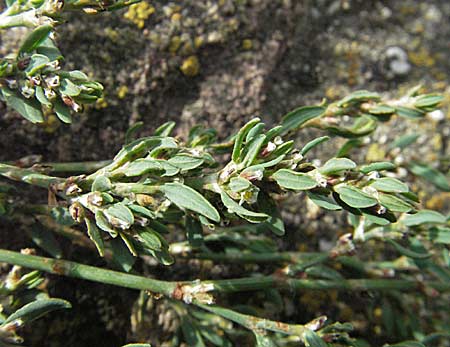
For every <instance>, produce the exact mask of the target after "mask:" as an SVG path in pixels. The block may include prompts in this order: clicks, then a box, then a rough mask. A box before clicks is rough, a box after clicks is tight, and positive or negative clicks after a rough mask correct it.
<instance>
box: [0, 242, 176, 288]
mask: <svg viewBox="0 0 450 347" xmlns="http://www.w3.org/2000/svg"><path fill="white" fill-rule="evenodd" d="M0 262H6V263H10V264H14V265H18V266H23V267H26V268H30V269H36V270H41V271H45V272H49V273H52V274H55V275H61V276H68V277H75V278H80V279H84V280H89V281H94V282H100V283H105V284H112V285H115V286H119V287H125V288H131V289H139V290H149V291H151V292H155V293H160V294H163V295H167V296H171V295H172V292H173V291H174V289H175V288H176V286H177V284H176V282H167V281H159V280H155V279H151V278H146V277H142V276H136V275H131V274H125V273H122V272H118V271H112V270H107V269H102V268H98V267H95V266H90V265H84V264H79V263H76V262H72V261H68V260H59V259H52V258H45V257H39V256H35V255H28V254H21V253H18V252H12V251H7V250H3V249H0Z"/></svg>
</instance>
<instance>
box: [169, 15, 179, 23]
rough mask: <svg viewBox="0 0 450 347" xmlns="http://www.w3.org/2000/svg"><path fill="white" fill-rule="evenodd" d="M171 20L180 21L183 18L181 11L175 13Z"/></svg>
mask: <svg viewBox="0 0 450 347" xmlns="http://www.w3.org/2000/svg"><path fill="white" fill-rule="evenodd" d="M170 20H171V21H172V22H179V21H180V20H181V14H180V13H174V14H173V15H172V17H170Z"/></svg>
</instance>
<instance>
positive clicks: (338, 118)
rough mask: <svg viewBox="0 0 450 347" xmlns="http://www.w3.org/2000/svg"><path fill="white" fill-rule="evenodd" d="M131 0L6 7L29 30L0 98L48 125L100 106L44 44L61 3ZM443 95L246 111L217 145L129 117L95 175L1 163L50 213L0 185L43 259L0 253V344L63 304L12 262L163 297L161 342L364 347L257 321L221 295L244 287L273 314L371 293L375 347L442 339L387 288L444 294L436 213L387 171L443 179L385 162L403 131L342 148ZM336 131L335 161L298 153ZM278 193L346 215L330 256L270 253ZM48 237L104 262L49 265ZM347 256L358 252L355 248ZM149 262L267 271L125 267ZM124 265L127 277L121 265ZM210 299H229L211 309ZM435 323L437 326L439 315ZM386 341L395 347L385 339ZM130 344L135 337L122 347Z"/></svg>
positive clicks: (399, 146)
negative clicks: (170, 317)
mask: <svg viewBox="0 0 450 347" xmlns="http://www.w3.org/2000/svg"><path fill="white" fill-rule="evenodd" d="M133 2H134V1H133V0H132V1H126V0H125V1H124V0H119V1H110V2H108V3H106V2H99V1H90V0H87V1H84V0H83V1H79V0H69V1H66V2H59V1H51V0H32V1H27V0H24V1H15V0H8V1H6V6H7V8H5V10H4V12H3V13H2V14H0V29H2V30H5V29H8V28H12V27H18V26H19V27H20V26H23V27H28V28H29V29H30V31H29V33H28V35H27V36H26V37H25V39H24V40H23V42H22V44H21V46H20V48H19V49H18V51H17V52H13V53H12V54H10V55H8V56H7V57H4V58H1V59H0V100H1V101H3V102H5V103H6V104H7V106H8V107H10V108H11V109H14V110H16V111H17V112H18V113H19V114H20V115H22V116H23V117H24V118H25V119H27V120H28V121H30V122H32V123H40V122H44V121H45V120H46V117H47V115H48V114H51V113H53V114H55V115H56V116H57V117H58V118H59V119H60V121H61V122H64V123H70V122H72V112H79V111H81V110H82V109H83V107H84V106H85V105H88V104H92V103H95V102H96V101H97V100H99V99H100V98H101V97H102V91H103V87H102V85H101V84H100V83H98V82H95V81H92V80H91V79H90V78H89V77H88V76H87V75H86V74H84V73H83V72H81V71H64V70H63V69H62V68H61V67H62V66H63V60H64V58H63V57H62V55H61V52H60V51H59V50H58V48H57V47H56V46H55V43H54V41H53V39H52V37H53V33H54V31H55V27H56V26H57V25H58V24H59V23H62V22H63V21H64V15H65V12H66V11H74V10H83V11H84V12H88V13H96V12H100V11H107V10H115V9H119V8H122V7H124V6H127V5H130V4H132V3H133ZM442 99H443V98H442V96H441V95H439V94H434V93H432V94H424V95H421V94H419V93H418V89H414V90H413V91H412V92H410V93H408V95H406V96H405V97H402V98H400V99H399V100H384V99H383V98H382V97H381V95H379V94H378V93H374V92H369V91H365V90H361V91H356V92H353V93H351V94H350V95H348V96H346V97H344V98H343V99H341V100H338V101H335V102H330V103H328V102H327V101H325V100H324V101H323V102H322V103H321V104H319V105H313V106H303V107H299V108H297V109H295V110H293V111H291V112H289V113H288V114H286V115H285V116H284V117H282V119H281V123H280V124H279V125H276V126H274V127H272V128H268V129H267V128H266V125H265V124H264V123H263V122H262V121H261V120H260V119H259V118H255V119H252V120H250V121H249V122H248V123H247V124H245V125H244V126H243V127H242V128H241V129H240V130H239V131H238V132H237V134H235V135H234V136H231V137H230V139H231V140H229V141H227V142H225V143H220V142H218V140H217V137H216V135H217V134H216V131H215V130H213V129H204V128H202V127H201V126H195V127H193V128H192V129H191V130H190V132H189V134H188V135H187V136H186V138H185V139H184V140H183V139H181V138H178V137H177V138H175V137H172V135H171V134H172V132H173V129H174V127H175V123H174V122H168V123H166V124H163V125H162V126H160V127H159V128H157V129H156V131H155V132H154V134H153V135H152V136H148V137H144V138H140V139H136V140H133V136H134V134H135V133H136V131H137V130H139V129H140V128H141V127H142V123H137V124H135V125H134V126H132V127H131V128H130V129H129V131H128V132H127V134H126V139H125V144H124V146H123V148H122V149H121V150H120V151H119V153H117V155H116V156H115V157H114V158H113V159H112V161H111V162H109V163H108V164H105V165H103V166H102V167H101V168H99V167H100V166H99V165H98V164H97V166H95V170H89V169H86V166H84V165H83V168H82V169H81V170H78V171H80V172H90V174H86V175H80V176H74V177H67V178H60V177H52V176H47V175H46V174H44V173H43V172H41V171H36V170H35V168H31V169H24V168H20V167H15V166H12V165H7V164H0V175H2V176H4V177H6V178H8V179H10V180H16V181H21V182H24V183H28V184H31V185H35V186H39V187H44V188H48V189H49V201H51V202H52V205H57V206H56V207H54V206H53V208H51V209H50V208H48V207H47V206H25V207H24V205H23V204H22V203H19V202H18V201H17V198H16V195H17V191H15V190H14V187H13V186H11V185H7V184H5V185H3V184H2V185H0V216H1V217H2V218H11V220H14V221H20V218H24V216H27V215H30V214H31V215H32V218H35V220H34V224H33V225H32V227H30V228H28V229H27V236H29V238H30V240H31V241H32V242H33V243H34V244H35V245H36V246H37V247H38V248H39V249H40V250H41V251H43V252H45V253H47V254H48V255H50V256H51V257H52V259H50V258H41V257H35V256H32V255H29V254H19V253H14V252H10V251H6V250H0V260H4V261H6V262H9V263H12V264H15V265H16V266H14V267H13V268H12V269H11V272H10V274H9V275H7V276H6V278H5V281H4V283H3V284H2V286H1V287H0V295H2V296H3V297H4V298H2V305H3V302H5V303H7V304H5V305H3V311H2V313H1V315H0V318H1V319H0V344H1V345H5V346H14V345H20V344H21V343H22V338H21V337H19V336H18V335H17V332H16V330H17V329H18V328H19V327H20V326H22V325H23V324H27V323H28V322H30V321H32V320H34V319H37V318H39V317H41V316H42V315H44V314H50V315H51V314H52V312H53V311H54V310H58V309H65V308H70V304H69V303H68V302H66V301H64V300H61V299H51V298H48V296H47V295H46V294H45V292H44V291H42V290H43V288H44V286H43V283H44V282H43V278H42V277H40V275H39V273H38V272H37V271H33V272H30V273H23V270H22V269H21V267H20V266H26V267H30V268H34V269H39V270H41V271H46V272H51V273H54V274H60V275H65V276H73V277H77V278H82V279H88V280H93V281H99V282H103V283H109V284H113V285H119V286H123V287H128V288H133V289H139V290H142V292H141V296H140V297H141V298H142V297H145V298H146V299H145V300H143V302H142V303H141V306H140V309H141V310H142V311H144V309H145V307H146V306H145V304H146V303H148V301H149V300H150V290H151V291H152V292H153V293H154V294H155V296H158V295H163V296H165V298H166V302H167V305H168V306H170V308H171V309H172V310H173V311H174V312H176V315H177V317H178V326H177V327H176V329H174V332H173V338H172V340H171V345H172V346H179V345H180V344H181V343H182V342H185V343H187V344H188V345H189V346H200V347H201V346H210V345H214V346H219V347H228V346H232V345H233V343H236V341H241V338H242V336H245V338H246V340H249V341H252V342H251V343H253V344H254V345H255V346H260V347H263V346H269V347H274V346H280V347H281V346H283V347H289V346H294V345H295V346H297V345H305V346H311V347H324V346H336V347H338V346H339V347H340V346H365V345H367V343H366V342H364V341H363V340H355V339H353V338H352V337H351V335H352V331H353V326H352V324H349V323H338V322H335V323H333V322H327V321H326V320H327V318H326V317H319V318H316V319H314V320H312V321H311V322H309V323H305V324H287V323H283V322H280V321H275V320H270V319H267V318H261V317H259V316H261V315H265V314H267V312H268V311H267V310H263V309H261V307H256V306H257V305H256V306H255V305H254V303H253V304H251V303H248V304H247V303H246V304H243V305H237V304H236V305H235V304H234V303H233V302H232V299H231V300H228V301H227V299H225V298H226V293H228V292H239V293H240V292H245V291H249V290H253V291H258V292H257V293H258V295H259V294H262V295H264V298H265V300H266V301H267V303H265V304H272V305H275V306H276V307H278V306H282V305H284V304H285V299H286V298H285V297H284V296H283V294H284V293H283V291H284V290H289V291H290V292H293V291H299V290H301V291H308V290H309V291H316V290H331V289H333V290H339V291H342V292H344V293H345V294H346V295H348V294H349V292H351V291H367V292H369V294H370V295H374V297H376V298H375V299H374V300H378V301H380V305H381V307H382V310H381V311H382V312H381V314H378V316H380V317H377V318H376V319H378V320H379V322H378V323H377V324H382V325H383V328H384V329H385V331H386V333H385V337H389V341H391V340H392V343H393V344H389V345H386V346H398V347H400V346H404V347H407V346H411V347H412V346H425V345H428V343H430V342H431V343H433V341H439V339H441V338H445V337H448V335H446V334H445V333H440V332H435V333H433V334H431V335H428V336H427V335H425V333H424V331H425V330H424V329H423V328H422V327H421V326H420V323H419V322H418V319H417V318H416V317H414V312H412V310H411V308H410V307H409V306H408V304H407V303H408V302H407V300H410V301H411V298H410V297H409V298H408V299H407V300H406V299H405V300H403V297H402V296H401V295H400V292H401V291H413V292H417V289H420V291H421V293H419V294H418V293H416V294H415V295H416V299H415V300H416V301H419V299H418V298H419V297H421V295H422V294H424V295H428V296H433V295H434V297H436V295H437V294H436V293H439V292H447V291H449V290H450V287H449V281H450V271H449V267H450V256H449V255H448V247H449V244H450V236H449V235H450V228H449V217H448V216H445V215H443V214H441V213H439V212H437V211H432V210H425V209H421V206H420V202H419V199H418V198H417V195H416V194H415V193H414V192H412V191H411V190H410V187H409V185H408V184H407V183H406V182H404V181H403V178H401V177H402V175H400V174H399V172H400V169H407V170H408V171H409V172H410V173H412V174H413V175H414V176H415V177H420V178H422V179H424V180H426V181H427V182H429V183H431V184H432V185H433V186H435V187H436V188H438V189H440V190H442V191H444V192H448V191H450V186H449V182H448V178H447V176H446V175H445V174H444V173H442V172H441V171H439V169H440V168H439V167H438V166H433V165H430V164H427V163H422V162H413V161H412V162H408V163H406V164H394V163H392V162H390V160H392V161H394V159H395V158H394V157H393V156H394V153H398V152H400V151H401V150H403V149H405V148H407V147H408V146H410V145H412V144H413V143H414V142H415V141H416V140H417V139H418V135H417V134H407V135H405V136H402V137H400V138H399V139H397V140H396V141H394V142H392V143H391V144H389V145H388V146H387V149H386V150H387V153H388V155H389V156H390V157H389V158H387V159H386V161H380V162H372V163H357V162H356V161H354V160H351V159H350V158H347V157H348V156H349V154H350V152H351V151H352V150H355V149H356V148H360V147H362V146H364V144H365V142H364V138H365V137H367V136H369V135H371V134H372V133H373V132H374V131H375V130H376V128H377V126H378V124H379V122H386V121H389V120H390V119H392V118H395V117H403V118H407V119H412V120H420V119H423V118H424V117H425V116H426V114H427V113H428V112H431V111H434V110H436V109H437V108H438V107H439V105H440V103H441V101H442ZM344 116H345V117H344ZM305 128H316V129H319V130H322V131H324V132H325V133H326V134H325V135H324V136H320V137H317V138H315V139H313V140H311V141H309V142H305V143H300V144H298V143H297V142H296V138H295V137H293V135H294V134H295V133H296V132H297V131H299V130H301V129H305ZM336 136H337V137H343V138H346V139H347V140H346V142H345V144H344V145H343V146H342V147H340V148H338V149H337V150H336V152H337V154H336V155H335V156H331V158H329V159H328V160H327V161H325V162H324V163H323V164H321V163H320V162H319V161H317V160H314V158H310V157H309V155H310V153H312V152H311V151H312V150H313V149H315V148H317V147H319V146H321V145H322V144H324V143H325V142H326V141H329V140H331V139H332V138H333V137H336ZM313 152H314V151H313ZM395 162H396V163H397V161H395ZM402 166H403V167H402ZM91 172H93V173H91ZM292 194H297V195H301V196H302V197H303V198H304V201H306V204H307V206H308V208H309V209H310V210H311V211H312V212H314V211H315V209H314V208H315V206H317V207H319V208H320V209H323V210H330V211H334V212H331V213H338V214H339V216H346V217H347V220H348V222H349V223H348V226H347V230H346V233H342V234H339V235H335V239H336V240H337V241H336V243H335V245H334V246H333V247H332V248H331V249H330V250H328V251H324V252H316V253H306V252H280V251H278V250H277V243H276V242H275V241H274V239H273V238H272V237H273V236H275V237H282V236H283V235H284V234H285V232H286V230H289V228H287V227H286V226H285V223H284V221H283V218H282V209H281V204H280V203H279V202H280V201H281V200H283V199H285V198H286V197H288V196H289V195H292ZM322 212H323V211H321V212H320V213H322ZM47 217H49V218H48V219H46V218H47ZM45 220H47V224H45ZM48 220H51V221H52V222H51V223H50V222H48ZM52 223H53V224H52ZM55 223H56V225H57V227H54V224H55ZM52 225H53V229H52ZM78 225H80V226H81V227H79V228H78V229H77V226H78ZM55 230H56V231H55ZM80 230H85V232H86V236H85V234H84V233H82V232H80ZM55 232H56V233H58V235H55ZM61 237H68V238H70V240H71V241H74V243H77V244H80V245H82V246H83V247H86V248H87V249H91V250H92V249H93V250H96V251H97V252H98V254H99V255H100V256H101V257H103V258H104V259H105V261H106V262H107V263H108V265H109V266H111V267H113V268H115V269H117V270H119V271H112V270H108V269H103V268H98V267H92V266H88V265H84V264H78V263H74V262H68V261H66V260H63V259H62V258H63V257H64V256H65V247H62V245H63V243H62V242H61ZM174 240H178V241H179V242H173V241H174ZM180 240H181V241H180ZM367 241H374V242H372V243H370V244H369V243H366V242H367ZM375 241H376V242H384V243H385V244H386V247H385V252H386V254H389V257H391V256H392V257H398V258H397V259H395V260H388V261H387V260H381V261H380V259H378V258H380V257H379V254H377V252H378V248H376V250H375V251H374V250H372V249H370V252H367V255H361V253H362V252H361V251H364V252H366V251H368V250H369V248H372V247H373V246H374V244H375ZM367 245H369V246H367ZM357 251H359V252H360V254H359V255H358V256H355V252H357ZM383 255H384V253H383V254H381V258H382V256H383ZM368 256H371V257H372V258H373V259H372V260H368ZM149 257H151V258H153V259H154V260H156V262H158V263H160V264H161V265H162V266H161V268H163V266H164V269H165V271H167V273H169V271H170V269H171V268H170V267H169V266H170V265H172V264H173V263H174V262H176V261H182V260H183V258H186V257H192V258H196V259H207V260H211V261H217V262H225V263H226V264H230V263H233V262H239V263H266V264H269V265H270V266H271V268H270V269H271V271H272V270H273V269H275V270H276V271H275V273H274V274H267V272H265V271H263V270H260V269H259V268H257V270H254V269H256V267H253V268H252V269H253V270H251V271H252V272H251V273H250V274H249V276H247V277H243V278H236V279H219V280H208V279H205V280H202V281H200V280H195V281H185V282H171V281H167V280H166V281H163V280H157V279H153V278H148V276H147V277H145V276H143V275H139V274H138V273H137V269H139V268H140V267H139V266H135V263H137V264H138V265H139V264H140V263H139V259H140V258H142V259H149ZM278 266H282V267H278ZM133 267H134V269H133ZM178 268H180V267H178ZM245 269H247V268H245ZM132 271H133V275H132V274H127V272H132ZM169 277H170V276H168V275H167V274H165V278H169ZM38 286H39V289H37V288H38ZM41 286H42V287H41ZM44 289H45V288H44ZM382 292H384V293H382ZM216 293H222V295H221V296H217V295H216ZM372 293H376V294H372ZM25 294H26V295H25ZM152 295H153V294H152ZM402 295H403V294H402ZM404 295H405V296H406V294H404ZM216 300H218V301H220V302H222V301H223V302H224V303H225V304H226V305H230V306H233V307H232V308H224V307H221V306H218V305H215V304H214V302H215V301H216ZM250 301H251V300H249V302H250ZM288 301H289V298H288V299H287V300H286V302H288ZM413 301H414V300H413ZM444 306H445V305H444ZM295 308H296V309H297V307H295ZM371 316H372V314H366V317H368V319H370V320H371V322H367V323H372V321H375V320H376V319H374V318H373V317H371ZM405 317H406V319H405ZM430 319H431V318H430ZM428 323H429V322H428ZM433 324H434V322H431V324H429V325H433ZM237 326H241V327H243V328H245V329H247V330H248V332H247V333H246V332H244V331H243V330H240V329H236V327H237ZM436 326H437V327H438V328H439V329H441V330H444V329H445V324H441V323H440V322H438V324H436ZM239 334H241V335H239ZM394 336H395V337H394ZM413 338H415V339H416V340H417V341H412V340H411V339H413ZM400 340H405V341H404V342H399V343H397V342H398V341H400ZM132 346H133V347H139V346H142V347H149V346H150V345H149V344H146V343H133V344H128V345H126V346H124V347H132Z"/></svg>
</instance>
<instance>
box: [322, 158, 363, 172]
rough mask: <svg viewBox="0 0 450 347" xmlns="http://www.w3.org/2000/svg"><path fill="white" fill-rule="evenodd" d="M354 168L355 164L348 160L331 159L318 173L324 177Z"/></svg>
mask: <svg viewBox="0 0 450 347" xmlns="http://www.w3.org/2000/svg"><path fill="white" fill-rule="evenodd" d="M355 167H356V164H355V163H354V162H353V161H352V160H350V159H347V158H332V159H330V160H328V161H327V162H326V163H325V164H324V165H323V166H322V167H321V168H320V169H319V172H320V173H322V174H324V175H333V174H336V173H339V172H341V171H345V170H351V169H354V168H355Z"/></svg>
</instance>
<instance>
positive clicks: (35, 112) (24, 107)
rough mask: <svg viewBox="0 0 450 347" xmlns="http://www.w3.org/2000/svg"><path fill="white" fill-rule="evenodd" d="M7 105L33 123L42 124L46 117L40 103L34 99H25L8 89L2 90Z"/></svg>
mask: <svg viewBox="0 0 450 347" xmlns="http://www.w3.org/2000/svg"><path fill="white" fill-rule="evenodd" d="M1 92H2V94H3V97H4V98H5V101H6V104H7V105H8V106H9V107H11V108H13V109H14V110H16V111H17V112H18V113H20V115H21V116H22V117H24V118H25V119H27V120H28V121H30V122H32V123H41V122H43V121H44V116H43V114H42V111H41V107H40V105H39V103H38V102H37V101H36V100H34V99H25V98H24V97H22V96H20V95H19V94H18V93H16V92H15V91H12V90H10V89H8V88H3V89H1Z"/></svg>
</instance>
